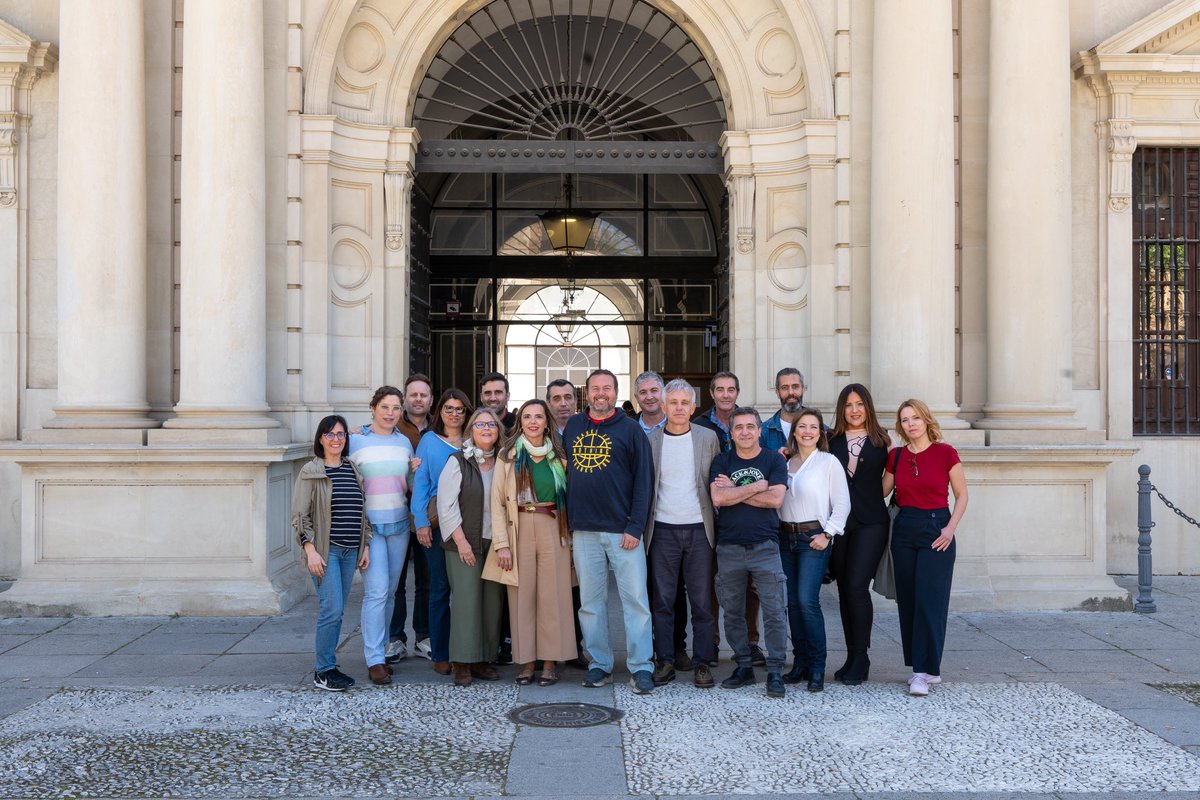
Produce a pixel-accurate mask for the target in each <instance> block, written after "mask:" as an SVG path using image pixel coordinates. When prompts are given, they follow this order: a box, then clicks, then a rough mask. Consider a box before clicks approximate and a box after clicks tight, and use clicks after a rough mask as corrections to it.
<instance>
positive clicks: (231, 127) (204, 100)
mask: <svg viewBox="0 0 1200 800" xmlns="http://www.w3.org/2000/svg"><path fill="white" fill-rule="evenodd" d="M262 76H263V8H262V4H261V3H257V2H250V3H247V2H244V1H243V0H205V2H202V3H189V4H188V5H187V7H186V9H185V12H184V26H183V149H182V155H183V171H182V184H181V185H182V200H181V204H182V207H181V223H180V229H181V230H180V262H181V263H180V267H181V277H180V284H181V286H180V293H181V295H182V296H181V304H180V376H179V402H178V403H177V404H176V406H175V414H176V416H175V418H174V419H170V420H168V421H167V422H166V423H164V427H167V428H173V429H188V428H191V429H214V428H215V429H221V430H222V431H224V432H225V434H224V436H226V437H230V438H231V439H232V438H246V439H248V440H257V439H258V438H263V437H264V436H265V438H267V439H272V440H273V439H275V438H278V436H276V435H274V434H270V435H266V434H258V435H255V434H250V433H244V434H235V433H233V432H235V431H242V432H247V431H254V430H259V431H262V430H264V429H272V428H277V427H278V425H279V423H278V422H277V421H276V420H273V419H271V418H270V417H268V416H267V412H268V410H269V409H268V406H267V402H266V197H265V194H266V188H265V187H266V133H265V130H266V129H265V98H264V84H263V80H262ZM214 120H221V124H219V125H217V124H214ZM280 433H281V432H280ZM205 435H206V436H207V435H208V434H205ZM168 438H172V439H173V438H174V435H173V436H171V437H168Z"/></svg>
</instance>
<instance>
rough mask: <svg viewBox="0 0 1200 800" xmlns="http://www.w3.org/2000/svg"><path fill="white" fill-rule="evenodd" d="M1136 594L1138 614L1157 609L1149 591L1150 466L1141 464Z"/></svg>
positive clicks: (1152, 572) (1150, 564)
mask: <svg viewBox="0 0 1200 800" xmlns="http://www.w3.org/2000/svg"><path fill="white" fill-rule="evenodd" d="M1138 475H1141V476H1142V477H1141V479H1140V480H1138V520H1137V524H1138V596H1137V600H1135V601H1134V603H1133V610H1134V611H1135V612H1137V613H1138V614H1153V613H1154V612H1155V611H1158V607H1157V606H1155V605H1154V598H1153V597H1152V596H1151V594H1150V591H1151V589H1152V588H1153V587H1152V585H1151V584H1152V583H1153V581H1154V569H1153V562H1152V561H1151V557H1150V529H1151V528H1153V527H1154V521H1153V520H1152V519H1150V489H1151V486H1152V484H1151V483H1150V466H1149V465H1148V464H1142V465H1141V466H1140V467H1138Z"/></svg>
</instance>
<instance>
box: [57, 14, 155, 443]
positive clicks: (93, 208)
mask: <svg viewBox="0 0 1200 800" xmlns="http://www.w3.org/2000/svg"><path fill="white" fill-rule="evenodd" d="M142 11H143V7H142V0H107V1H106V2H103V3H95V2H90V0H63V3H62V7H61V13H60V14H59V19H60V23H59V43H60V48H61V50H60V52H61V63H60V65H59V94H58V114H59V118H58V175H59V191H58V403H57V405H56V406H55V413H56V416H55V417H54V418H53V419H51V420H50V421H49V422H47V423H46V427H48V428H92V429H95V428H106V429H113V428H134V429H138V428H149V427H154V426H157V424H158V423H157V422H155V421H153V420H151V419H150V418H149V417H148V416H147V414H148V412H149V405H148V403H147V401H146V93H145V50H144V45H143V41H144V34H143V24H144V22H143V19H142ZM88 435H89V436H90V435H94V434H88ZM67 436H68V438H69V435H67ZM140 438H141V436H140V434H138V435H137V439H138V440H139V441H140Z"/></svg>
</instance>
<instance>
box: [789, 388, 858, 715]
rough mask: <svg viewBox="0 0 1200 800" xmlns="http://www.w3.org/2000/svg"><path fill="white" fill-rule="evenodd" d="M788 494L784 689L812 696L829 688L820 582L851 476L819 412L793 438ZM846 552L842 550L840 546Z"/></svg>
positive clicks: (806, 411) (839, 529)
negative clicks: (788, 658) (788, 652)
mask: <svg viewBox="0 0 1200 800" xmlns="http://www.w3.org/2000/svg"><path fill="white" fill-rule="evenodd" d="M787 449H788V451H789V452H790V453H791V454H792V455H791V456H790V457H789V458H788V463H787V468H788V483H787V492H786V493H785V494H784V496H783V505H782V506H780V508H779V555H780V558H781V560H782V561H783V572H784V574H785V575H787V610H788V627H789V628H790V629H791V634H792V654H793V656H794V657H795V661H794V663H793V665H792V670H791V671H790V672H788V673H787V675H785V676H784V677H783V680H784V682H785V683H800V682H801V681H808V687H807V688H808V691H810V692H819V691H821V690H823V689H824V688H825V656H826V654H827V651H826V641H825V615H824V614H822V613H821V582H822V579H823V578H824V577H825V569H826V567H828V566H829V556H830V554H831V553H832V552H833V550H835V549H836V548H834V545H833V541H834V538H835V537H841V535H842V533H843V532H844V531H845V529H846V517H847V516H849V514H850V491H849V489H847V488H846V472H845V470H843V469H842V465H841V463H839V462H838V460H837V459H836V458H834V457H833V456H832V455H830V454H829V442H828V441H827V440H826V436H825V420H824V419H823V418H822V417H821V412H820V411H817V410H816V409H815V408H802V409H800V414H799V416H797V417H796V421H795V422H793V423H792V431H791V433H790V434H789V435H788V441H787ZM838 547H841V544H840V543H839V544H838Z"/></svg>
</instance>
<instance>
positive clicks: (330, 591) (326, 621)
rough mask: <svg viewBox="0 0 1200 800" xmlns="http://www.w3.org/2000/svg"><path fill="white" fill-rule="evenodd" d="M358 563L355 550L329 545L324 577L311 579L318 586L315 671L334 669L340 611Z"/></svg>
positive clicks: (343, 605) (344, 604)
mask: <svg viewBox="0 0 1200 800" xmlns="http://www.w3.org/2000/svg"><path fill="white" fill-rule="evenodd" d="M357 563H358V548H357V547H338V546H337V545H336V544H331V545H329V558H328V560H327V563H326V565H325V577H324V578H320V579H318V578H317V577H316V576H315V575H314V576H313V584H314V585H315V586H316V587H317V639H316V650H317V672H325V671H326V670H331V669H333V668H334V667H336V666H337V645H338V637H339V636H340V635H341V633H342V612H344V611H345V610H346V598H347V597H349V596H350V585H351V584H352V583H354V566H355V565H356V564H357Z"/></svg>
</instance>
